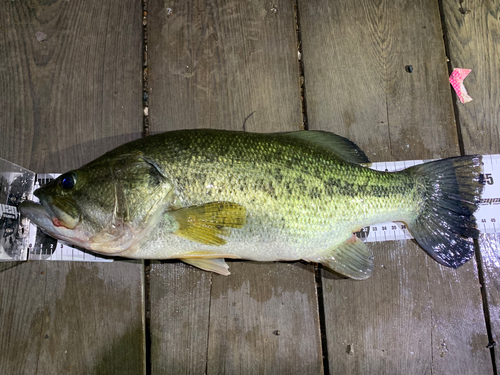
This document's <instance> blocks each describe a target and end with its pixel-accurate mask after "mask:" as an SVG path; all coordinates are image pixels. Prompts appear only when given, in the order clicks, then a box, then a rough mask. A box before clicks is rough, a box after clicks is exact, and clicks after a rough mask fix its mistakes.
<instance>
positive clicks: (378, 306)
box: [299, 0, 492, 374]
mask: <svg viewBox="0 0 500 375" xmlns="http://www.w3.org/2000/svg"><path fill="white" fill-rule="evenodd" d="M299 5H300V7H299V15H300V21H301V25H300V26H301V34H302V45H303V58H304V69H305V71H304V74H305V86H306V101H307V104H308V106H307V111H308V119H309V127H310V128H311V129H325V130H332V131H335V132H337V133H339V134H341V135H345V136H348V137H349V138H351V139H352V140H353V141H355V142H356V143H357V144H358V145H359V146H360V147H361V148H362V149H364V150H365V151H366V152H367V155H369V156H370V157H371V159H372V160H374V161H378V160H402V159H419V158H441V157H446V156H451V155H456V154H458V142H457V134H456V129H455V124H454V119H453V108H452V103H451V96H450V93H449V84H448V81H447V69H446V60H445V53H444V45H443V41H442V31H441V24H440V16H439V10H438V5H437V2H434V1H430V0H429V1H427V0H422V1H418V2H403V3H398V4H394V3H393V2H391V1H379V2H376V3H366V2H362V1H343V2H340V3H338V2H337V3H335V4H327V3H325V2H320V1H309V2H307V3H305V2H304V3H300V4H299ZM408 65H412V67H413V70H412V71H413V72H412V73H408V72H407V71H406V69H405V67H406V66H408ZM332 103H334V104H333V105H332ZM372 247H373V250H374V254H375V270H374V275H373V276H372V278H371V279H370V280H367V281H365V282H363V283H358V282H354V281H349V280H336V279H331V278H328V274H327V273H324V278H323V288H324V290H325V294H324V304H325V322H326V334H327V344H328V356H329V363H330V372H331V373H389V374H391V373H393V374H399V373H429V372H436V373H464V374H465V373H488V372H490V373H491V371H492V369H491V362H490V358H489V353H488V352H487V350H486V349H485V348H484V346H485V345H486V343H487V333H486V328H485V323H484V319H483V313H482V307H481V296H480V290H479V286H478V277H477V271H476V266H475V263H474V260H472V261H471V262H469V263H468V264H467V265H466V266H464V267H462V268H460V269H458V270H456V271H455V270H449V269H444V268H442V267H440V266H439V265H438V264H437V263H435V262H433V261H432V260H430V259H429V258H428V257H426V256H425V255H424V254H423V252H422V251H421V250H420V249H419V248H418V247H417V246H415V245H414V244H413V243H411V242H392V243H389V242H385V243H379V244H376V245H372ZM339 310H340V312H339ZM347 312H351V313H352V317H351V316H349V317H348V318H347V317H345V314H346V313H347ZM339 316H342V318H340V319H339ZM350 353H352V355H349V354H350Z"/></svg>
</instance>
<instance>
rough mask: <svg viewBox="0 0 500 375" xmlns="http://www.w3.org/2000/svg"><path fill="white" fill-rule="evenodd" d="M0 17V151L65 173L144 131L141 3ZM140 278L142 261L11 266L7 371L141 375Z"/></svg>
mask: <svg viewBox="0 0 500 375" xmlns="http://www.w3.org/2000/svg"><path fill="white" fill-rule="evenodd" d="M0 13H1V14H2V17H1V20H0V117H1V119H0V132H1V134H2V137H0V157H2V158H6V159H8V160H11V161H12V162H15V163H17V164H20V165H22V166H24V167H26V168H29V169H31V170H34V171H36V172H39V173H40V172H48V171H51V172H52V171H64V170H67V169H70V168H75V167H78V166H80V165H81V164H83V163H85V162H88V161H90V160H91V159H93V158H95V157H96V156H98V155H100V154H102V153H104V152H105V151H107V150H109V149H111V148H113V147H114V146H117V145H118V144H121V143H123V142H125V141H127V140H131V139H134V138H137V137H139V136H140V134H141V119H142V108H141V107H142V106H141V97H142V93H141V81H140V74H141V59H142V56H141V8H140V3H138V2H136V1H107V2H100V1H71V2H68V1H53V2H41V3H40V2H18V1H16V2H12V1H7V2H5V1H4V2H1V3H0ZM37 32H43V33H44V34H45V35H46V36H42V37H40V36H39V38H40V39H44V38H45V39H44V40H41V41H38V40H37V38H36V36H35V35H36V33H37ZM39 35H40V34H39ZM142 281H143V267H142V264H141V263H137V262H115V263H113V264H109V263H106V264H86V263H65V262H54V263H51V262H33V263H27V264H21V265H17V266H14V267H9V266H8V265H6V266H3V267H2V272H1V273H0V363H2V372H4V373H9V374H19V373H29V374H57V373H67V372H75V373H100V374H111V373H117V372H119V373H124V374H125V373H130V374H140V373H144V369H145V353H144V325H143V318H144V316H143V312H144V309H143V307H144V304H143V291H142V287H143V282H142Z"/></svg>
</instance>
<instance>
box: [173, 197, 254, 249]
mask: <svg viewBox="0 0 500 375" xmlns="http://www.w3.org/2000/svg"><path fill="white" fill-rule="evenodd" d="M169 215H172V216H173V217H174V218H175V219H176V220H177V222H178V223H179V229H177V231H176V232H174V234H176V235H178V236H180V237H183V238H186V239H188V240H191V241H195V242H199V243H202V244H204V245H214V246H220V245H224V244H225V243H226V240H225V239H223V238H221V237H220V236H229V234H230V233H231V232H230V229H229V228H241V227H243V225H244V224H245V222H246V209H245V207H243V206H240V205H239V204H236V203H231V202H210V203H207V204H203V205H200V206H192V207H187V208H181V209H179V210H176V211H170V212H169Z"/></svg>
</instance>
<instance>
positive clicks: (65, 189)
mask: <svg viewBox="0 0 500 375" xmlns="http://www.w3.org/2000/svg"><path fill="white" fill-rule="evenodd" d="M368 163H369V160H368V158H367V157H366V155H365V154H364V153H363V152H362V151H361V150H360V149H359V148H358V147H357V146H356V145H355V144H353V143H352V142H350V141H349V140H347V139H345V138H343V137H340V136H337V135H335V134H333V133H328V132H320V131H302V132H291V133H274V134H258V133H247V132H231V131H220V130H208V129H206V130H182V131H174V132H167V133H163V134H158V135H154V136H149V137H146V138H143V139H139V140H136V141H133V142H130V143H128V144H125V145H122V146H120V147H118V148H116V149H114V150H112V151H110V152H108V153H107V154H105V155H103V156H102V157H100V158H98V159H96V160H94V161H93V162H91V163H89V164H87V165H85V166H83V167H81V168H80V169H78V170H75V171H70V172H68V173H65V174H63V175H61V176H60V177H59V178H58V179H57V180H55V181H54V182H52V183H50V184H48V185H46V186H44V187H42V188H40V189H38V190H37V191H36V192H35V195H37V196H38V197H39V199H40V202H41V204H42V205H35V204H34V203H32V202H24V203H23V204H21V212H22V213H23V214H25V215H26V216H28V217H29V218H30V219H31V220H33V221H34V222H35V223H36V224H37V225H39V226H40V227H41V228H42V229H44V230H45V231H46V232H47V233H49V234H51V235H53V236H54V237H57V238H60V239H62V240H64V241H66V242H69V243H72V244H76V245H78V246H81V247H83V248H85V249H88V250H92V251H95V252H98V253H102V254H109V255H117V256H123V257H127V258H143V259H169V258H178V259H182V260H183V261H185V262H187V263H190V264H193V265H195V266H198V267H200V268H203V269H207V270H211V271H215V272H218V273H221V274H228V271H227V265H226V264H225V262H224V261H223V258H234V259H251V260H256V261H276V260H298V259H303V260H306V261H313V262H320V263H323V264H325V265H326V266H327V267H329V268H331V269H333V270H335V271H337V272H339V273H341V274H344V275H346V276H349V277H352V278H356V279H364V278H366V277H368V276H369V275H370V273H371V270H372V268H373V260H372V255H371V252H370V251H369V250H368V248H367V247H366V246H365V245H364V244H363V243H362V242H361V241H360V240H358V239H356V238H355V237H353V232H356V231H358V230H360V229H361V228H362V227H364V226H366V225H370V224H375V223H380V222H385V221H401V222H405V223H406V224H407V226H408V228H409V230H410V231H411V232H412V234H413V235H414V237H415V238H416V240H417V242H419V244H420V245H421V246H422V247H423V248H424V250H426V251H427V252H428V253H429V254H430V255H431V256H432V257H433V258H434V259H436V260H437V261H439V262H440V263H442V264H445V265H448V266H452V267H457V266H459V265H460V264H462V263H464V262H465V261H466V260H468V259H469V258H470V257H471V256H472V253H473V244H472V241H471V238H477V235H478V232H477V229H476V227H475V221H474V217H473V213H474V211H475V210H476V209H477V203H478V200H479V198H480V194H481V191H482V184H481V181H480V172H481V167H480V163H481V160H480V157H479V156H470V157H461V158H450V159H444V160H442V161H437V162H431V163H427V164H423V165H421V166H417V167H412V168H409V169H407V170H404V171H401V172H395V173H390V172H379V171H375V170H372V169H370V168H368V167H367V166H366V165H367V164H368Z"/></svg>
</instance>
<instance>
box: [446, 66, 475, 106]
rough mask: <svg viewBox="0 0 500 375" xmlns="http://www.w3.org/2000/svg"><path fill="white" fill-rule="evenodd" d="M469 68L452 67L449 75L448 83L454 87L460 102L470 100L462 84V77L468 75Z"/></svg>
mask: <svg viewBox="0 0 500 375" xmlns="http://www.w3.org/2000/svg"><path fill="white" fill-rule="evenodd" d="M470 72H471V69H460V68H456V69H453V72H452V73H451V75H450V83H451V85H452V86H453V88H454V89H455V92H456V93H457V96H458V98H459V99H460V101H461V102H462V103H467V102H470V101H471V100H472V98H471V97H470V96H469V94H467V90H466V89H465V86H464V79H465V77H467V76H468V75H469V73H470Z"/></svg>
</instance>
